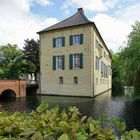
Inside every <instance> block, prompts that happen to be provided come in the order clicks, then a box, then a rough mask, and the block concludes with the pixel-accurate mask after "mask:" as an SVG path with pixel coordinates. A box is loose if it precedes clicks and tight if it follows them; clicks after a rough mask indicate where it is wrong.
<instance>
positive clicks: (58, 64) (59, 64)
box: [56, 56, 63, 70]
mask: <svg viewBox="0 0 140 140" xmlns="http://www.w3.org/2000/svg"><path fill="white" fill-rule="evenodd" d="M62 64H63V57H62V56H56V70H62V67H63V66H62Z"/></svg>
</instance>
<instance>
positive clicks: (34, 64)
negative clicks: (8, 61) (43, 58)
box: [23, 39, 40, 75]
mask: <svg viewBox="0 0 140 140" xmlns="http://www.w3.org/2000/svg"><path fill="white" fill-rule="evenodd" d="M23 53H24V56H25V59H26V60H27V66H26V71H27V73H33V72H34V73H35V75H36V74H37V73H39V71H40V62H39V40H37V41H35V40H34V39H31V40H29V39H26V40H25V44H24V47H23Z"/></svg>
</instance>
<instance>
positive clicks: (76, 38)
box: [69, 34, 83, 45]
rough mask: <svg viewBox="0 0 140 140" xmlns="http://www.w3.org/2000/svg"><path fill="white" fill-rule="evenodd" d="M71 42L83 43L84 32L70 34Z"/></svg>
mask: <svg viewBox="0 0 140 140" xmlns="http://www.w3.org/2000/svg"><path fill="white" fill-rule="evenodd" d="M69 44H70V45H79V44H83V34H78V35H70V37H69Z"/></svg>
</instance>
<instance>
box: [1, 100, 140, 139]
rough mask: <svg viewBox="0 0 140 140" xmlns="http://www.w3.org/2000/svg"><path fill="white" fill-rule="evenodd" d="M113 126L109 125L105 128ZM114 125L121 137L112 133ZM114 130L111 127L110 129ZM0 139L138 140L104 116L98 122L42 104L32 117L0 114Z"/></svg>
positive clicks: (138, 134)
mask: <svg viewBox="0 0 140 140" xmlns="http://www.w3.org/2000/svg"><path fill="white" fill-rule="evenodd" d="M108 122H110V123H111V122H112V123H111V125H106V126H105V124H107V123H108ZM113 124H115V126H116V128H117V130H118V131H120V132H121V134H122V135H121V136H120V137H118V136H117V135H116V134H115V132H114V131H113V129H112V125H113ZM113 127H114V125H113ZM0 139H2V140H19V139H20V140H56V139H58V140H138V139H140V132H139V131H137V130H135V129H134V130H132V131H129V132H128V131H127V132H125V124H124V122H120V121H119V120H118V119H109V118H108V117H107V115H105V116H104V117H103V118H101V119H99V120H94V119H93V118H92V117H86V116H83V117H82V118H80V112H79V110H78V108H76V107H69V109H68V112H66V111H65V110H62V111H60V110H59V107H54V108H52V109H48V104H46V103H42V104H41V105H40V106H39V107H37V110H36V111H32V112H31V113H27V112H22V113H19V112H15V113H14V114H11V115H9V114H7V113H5V112H0Z"/></svg>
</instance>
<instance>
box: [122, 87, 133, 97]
mask: <svg viewBox="0 0 140 140" xmlns="http://www.w3.org/2000/svg"><path fill="white" fill-rule="evenodd" d="M124 94H125V95H126V96H132V95H133V94H134V87H133V86H124Z"/></svg>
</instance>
